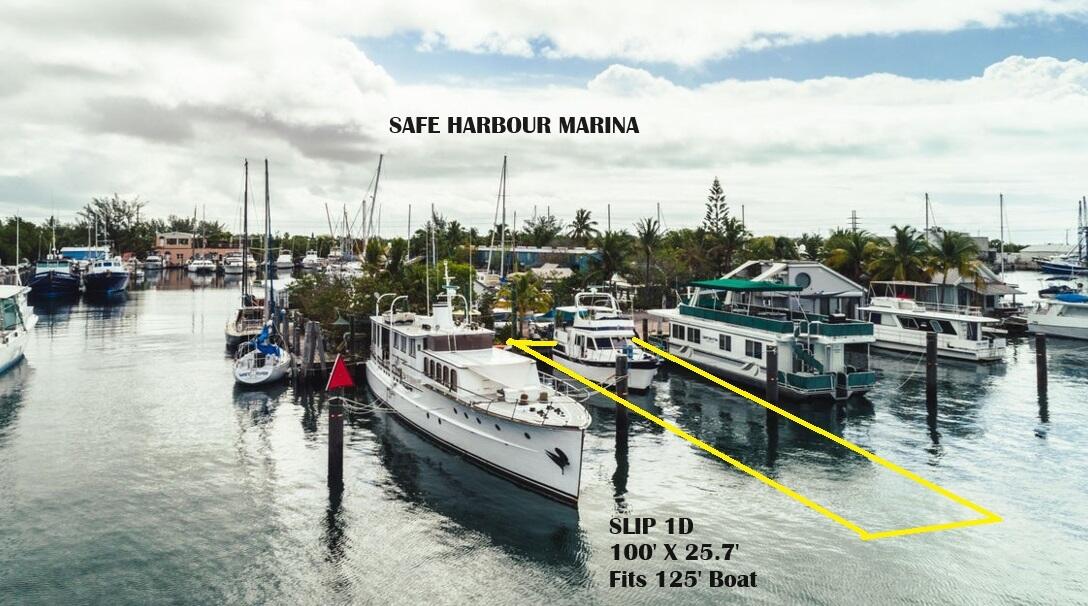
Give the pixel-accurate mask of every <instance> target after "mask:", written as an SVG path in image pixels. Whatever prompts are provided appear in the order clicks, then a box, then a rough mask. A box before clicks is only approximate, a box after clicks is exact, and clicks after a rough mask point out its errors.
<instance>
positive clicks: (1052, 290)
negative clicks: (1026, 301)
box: [1039, 282, 1084, 299]
mask: <svg viewBox="0 0 1088 606" xmlns="http://www.w3.org/2000/svg"><path fill="white" fill-rule="evenodd" d="M1083 288H1084V285H1083V284H1081V283H1079V282H1078V283H1077V286H1076V288H1074V287H1073V286H1070V285H1068V284H1054V285H1052V286H1047V287H1046V288H1041V289H1039V296H1040V297H1043V298H1045V299H1050V298H1053V297H1056V296H1058V295H1075V294H1077V293H1079V292H1081V290H1083Z"/></svg>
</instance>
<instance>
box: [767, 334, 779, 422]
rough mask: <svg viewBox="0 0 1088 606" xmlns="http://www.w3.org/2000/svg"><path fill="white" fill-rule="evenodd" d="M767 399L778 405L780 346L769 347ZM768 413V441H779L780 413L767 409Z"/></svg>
mask: <svg viewBox="0 0 1088 606" xmlns="http://www.w3.org/2000/svg"><path fill="white" fill-rule="evenodd" d="M764 396H765V399H766V400H767V401H768V402H770V403H771V404H774V405H776V406H777V405H778V346H777V345H768V346H767V380H766V388H765V394H764ZM766 413H767V439H768V441H776V440H778V413H777V412H775V411H773V410H771V409H770V408H767V409H766Z"/></svg>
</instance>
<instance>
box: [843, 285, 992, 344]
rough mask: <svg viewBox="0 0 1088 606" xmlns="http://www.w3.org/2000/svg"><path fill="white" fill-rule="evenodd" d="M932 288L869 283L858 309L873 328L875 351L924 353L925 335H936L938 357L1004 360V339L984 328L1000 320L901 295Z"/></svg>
mask: <svg viewBox="0 0 1088 606" xmlns="http://www.w3.org/2000/svg"><path fill="white" fill-rule="evenodd" d="M936 286H937V285H934V284H926V283H923V282H873V283H872V284H871V286H870V289H871V292H872V293H874V294H875V293H877V292H878V290H877V289H878V288H880V289H883V291H882V292H887V293H889V294H894V295H895V296H873V297H871V298H870V300H869V305H867V306H865V307H859V308H858V311H859V312H860V313H861V317H862V319H864V320H866V321H869V322H872V323H873V326H874V327H875V334H876V343H874V344H873V346H874V347H879V348H883V349H891V350H895V351H906V352H912V353H925V351H926V333H931V332H932V333H937V355H938V356H942V357H946V358H955V359H959V360H970V361H974V362H996V361H1001V360H1004V358H1005V339H1004V338H1002V337H1000V336H997V335H995V334H994V333H993V332H991V331H989V330H986V329H987V328H989V327H990V326H991V325H996V324H998V323H999V322H1000V320H997V319H996V318H987V317H985V316H983V315H982V311H981V310H980V309H978V308H972V307H963V306H957V305H940V304H935V303H923V302H920V301H917V300H915V299H913V298H909V297H907V296H906V294H907V292H908V291H910V290H912V289H913V292H914V293H915V294H916V295H917V292H918V289H923V288H925V289H931V288H935V287H936Z"/></svg>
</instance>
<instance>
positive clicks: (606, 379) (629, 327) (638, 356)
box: [551, 291, 660, 392]
mask: <svg viewBox="0 0 1088 606" xmlns="http://www.w3.org/2000/svg"><path fill="white" fill-rule="evenodd" d="M634 336H635V323H634V322H633V321H632V320H631V316H629V315H626V314H624V313H622V312H620V309H619V306H618V305H616V299H615V297H613V296H612V295H610V294H608V293H600V292H596V291H590V292H580V293H578V294H577V295H575V296H574V305H573V306H568V307H559V308H556V310H555V340H556V342H557V343H556V346H555V347H554V348H552V352H551V353H552V358H553V359H554V360H556V361H557V362H559V363H560V364H563V365H565V366H568V367H570V368H571V369H572V370H574V371H575V372H577V373H578V374H580V375H583V376H584V377H586V378H588V379H590V380H591V381H595V382H597V383H601V384H614V383H615V382H616V357H617V356H620V355H624V356H627V359H628V363H627V387H628V389H630V390H632V391H639V392H644V391H647V390H648V389H650V385H652V384H653V381H654V375H656V374H657V367H658V365H659V364H660V362H659V361H658V359H657V358H656V357H654V356H652V355H650V354H649V353H647V352H646V351H644V350H643V349H642V348H640V347H636V346H635V345H634V344H632V342H631V337H634Z"/></svg>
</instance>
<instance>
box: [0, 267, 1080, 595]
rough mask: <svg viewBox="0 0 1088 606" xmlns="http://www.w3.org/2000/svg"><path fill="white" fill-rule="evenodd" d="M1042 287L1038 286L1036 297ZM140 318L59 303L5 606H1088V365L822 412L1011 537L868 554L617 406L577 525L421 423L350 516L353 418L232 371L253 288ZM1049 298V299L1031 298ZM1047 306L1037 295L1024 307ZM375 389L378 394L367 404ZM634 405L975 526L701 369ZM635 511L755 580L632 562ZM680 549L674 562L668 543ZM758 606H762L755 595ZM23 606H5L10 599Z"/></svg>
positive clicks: (998, 375)
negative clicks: (336, 428) (237, 313)
mask: <svg viewBox="0 0 1088 606" xmlns="http://www.w3.org/2000/svg"><path fill="white" fill-rule="evenodd" d="M1022 282H1026V280H1022ZM134 286H135V288H133V289H132V291H131V292H130V293H128V295H127V297H125V299H124V300H122V301H110V302H97V301H89V300H86V299H80V298H75V299H73V300H70V301H57V300H51V301H34V305H35V313H36V314H38V315H39V316H40V321H39V325H38V329H37V330H36V331H35V334H34V336H33V339H32V341H31V343H30V345H29V347H28V349H27V359H26V361H25V362H23V363H22V364H20V365H18V366H16V367H14V368H13V369H12V370H11V371H10V372H8V373H6V374H5V375H4V376H2V377H0V570H2V571H3V572H2V573H0V596H4V597H7V596H18V597H17V599H16V600H15V601H17V602H20V603H41V604H47V603H67V602H77V603H100V602H111V603H118V604H143V603H149V602H153V603H158V602H178V603H222V602H227V603H269V602H273V603H381V604H385V603H406V604H407V603H419V602H424V603H428V604H463V603H465V602H468V601H480V602H483V603H497V604H515V603H523V602H525V601H527V600H532V601H539V602H556V603H598V604H630V603H636V604H651V603H653V604H657V603H677V604H680V603H683V604H688V603H706V604H710V603H724V602H734V601H735V602H742V603H743V602H746V601H750V602H753V603H777V604H795V603H823V604H839V603H873V602H879V603H953V604H969V603H1022V604H1049V603H1073V602H1076V601H1077V600H1079V599H1081V595H1082V592H1083V590H1084V589H1085V588H1084V587H1083V583H1082V582H1081V581H1080V580H1079V579H1078V578H1077V577H1076V575H1070V574H1068V570H1069V562H1072V561H1078V560H1077V555H1078V553H1079V551H1080V550H1081V549H1080V548H1081V547H1082V545H1083V544H1084V542H1085V541H1086V540H1088V526H1086V523H1085V519H1086V516H1085V515H1084V514H1085V511H1084V508H1085V505H1084V494H1086V493H1088V462H1086V461H1085V458H1084V457H1083V456H1081V451H1082V450H1083V448H1082V447H1083V445H1084V443H1085V441H1086V440H1088V410H1086V409H1085V407H1083V406H1082V405H1081V402H1082V400H1083V399H1084V394H1085V393H1088V365H1085V364H1084V363H1083V360H1084V356H1085V354H1086V353H1088V343H1078V342H1070V341H1062V340H1060V339H1052V340H1050V342H1049V345H1048V346H1049V351H1050V361H1049V365H1050V389H1049V392H1048V396H1047V398H1046V399H1045V400H1040V399H1039V397H1038V395H1037V393H1036V389H1035V367H1034V343H1033V341H1032V340H1031V339H1021V340H1017V339H1013V340H1011V341H1010V346H1009V350H1008V360H1007V363H1006V364H995V365H983V366H979V365H972V364H963V363H954V362H946V361H945V360H941V364H940V369H939V377H938V380H939V383H938V390H939V403H938V404H939V406H938V416H937V419H936V425H935V431H934V432H931V431H930V428H929V426H928V425H927V419H926V409H925V399H924V390H923V387H924V367H922V366H921V365H920V364H918V361H917V360H916V359H915V358H913V357H910V356H902V355H899V354H883V353H880V354H874V356H873V366H874V367H875V368H876V369H877V372H878V377H879V378H878V383H877V386H876V388H875V389H874V390H873V392H871V393H870V394H868V396H867V397H865V398H854V399H851V400H849V401H847V402H845V403H840V404H836V405H829V406H806V405H794V406H790V407H789V410H790V411H791V412H793V413H794V414H796V415H797V416H799V417H801V418H802V419H805V420H806V421H808V422H810V423H813V424H815V425H817V426H819V427H822V428H824V429H826V430H827V431H829V432H831V433H832V434H834V435H837V436H842V437H843V438H845V439H847V440H850V441H851V442H854V443H856V444H859V445H860V446H862V447H864V448H867V449H869V450H871V451H873V452H876V453H877V454H880V455H881V456H883V457H886V458H888V459H889V460H892V461H894V462H896V463H899V464H901V465H903V466H904V467H906V468H908V469H911V470H914V471H917V472H920V473H922V474H923V475H924V476H925V477H927V478H928V479H931V480H933V481H935V482H937V483H938V484H941V485H942V486H946V487H948V488H950V489H953V490H955V491H956V492H958V493H960V494H963V495H964V496H966V497H968V498H971V499H975V500H977V501H978V502H979V503H980V504H982V505H984V506H986V507H989V508H992V509H993V510H994V511H996V512H998V513H999V514H1001V515H1002V516H1003V517H1004V518H1005V522H1003V523H1002V524H1001V525H997V526H993V527H986V528H979V529H971V530H965V531H959V532H954V533H945V534H941V535H927V536H919V537H911V538H904V539H902V540H898V539H897V540H893V541H880V542H875V543H862V542H860V541H858V540H857V539H856V538H855V537H854V535H853V534H852V533H850V532H848V531H845V530H843V529H842V528H841V527H839V526H837V525H835V524H833V523H831V522H828V521H827V520H825V519H823V518H821V517H820V516H818V515H816V514H813V513H812V512H810V511H808V510H806V509H805V508H803V507H801V506H800V505H799V504H797V503H795V502H793V501H791V500H789V499H788V498H786V497H784V496H782V495H781V494H779V493H777V492H776V491H774V490H771V489H770V488H768V487H767V486H765V485H763V484H760V483H759V482H756V481H755V480H753V479H752V478H750V477H748V476H746V475H744V474H743V473H740V472H739V471H737V470H735V469H733V468H731V467H730V466H728V465H727V464H725V463H724V462H722V461H720V460H719V459H717V458H715V457H713V456H710V455H708V454H707V453H705V452H703V451H702V450H700V449H697V448H694V447H692V446H691V445H689V444H687V443H686V442H683V441H682V440H679V439H678V438H676V437H675V436H673V435H672V434H671V433H669V432H666V431H664V430H663V429H662V428H660V427H658V426H657V425H654V424H651V423H648V422H646V421H645V420H643V419H641V418H639V417H637V416H636V415H632V416H631V417H630V425H629V426H628V428H627V431H620V430H617V414H616V410H615V406H614V404H613V403H612V402H610V401H608V400H606V399H603V398H594V399H593V400H591V402H590V412H591V415H592V417H593V425H592V426H591V427H590V429H589V430H588V431H587V433H586V438H585V457H584V467H583V471H582V481H583V488H582V499H581V503H580V506H579V508H578V509H572V508H570V507H566V506H564V505H561V504H557V503H554V502H552V501H550V500H548V499H546V498H542V497H539V496H538V495H536V494H534V493H531V492H527V491H524V490H522V489H520V488H518V487H516V486H514V485H513V484H510V483H508V482H507V481H505V480H503V479H500V478H498V477H496V476H493V475H492V474H490V473H488V472H486V471H484V470H481V469H480V468H478V467H476V466H475V465H473V464H471V463H470V462H468V461H467V460H465V459H464V458H462V457H461V456H459V455H456V454H453V453H450V452H447V451H444V450H443V449H441V448H440V447H438V446H436V445H435V444H433V443H432V442H430V441H428V440H427V439H425V438H423V437H421V436H420V435H418V434H417V433H415V432H414V431H412V430H410V429H408V428H406V427H405V426H404V425H403V424H401V423H400V422H399V421H398V420H397V419H396V418H395V417H392V416H389V415H387V414H384V413H375V414H349V415H348V416H347V419H348V424H347V425H346V427H345V436H344V437H345V451H344V457H345V461H344V469H345V478H344V479H345V486H344V489H343V491H342V492H340V491H333V492H330V491H329V489H328V487H327V485H326V477H325V474H326V463H327V407H326V405H325V400H324V399H325V396H324V394H322V393H320V392H303V393H296V392H295V390H294V389H292V388H291V387H290V386H288V385H281V386H277V387H274V388H270V389H265V390H240V389H236V388H235V386H234V383H233V380H232V378H231V373H230V359H229V358H228V357H224V356H223V353H222V342H223V341H222V339H223V334H222V330H223V323H224V322H225V320H226V318H227V317H228V315H229V314H230V312H231V310H232V308H233V306H234V305H235V303H236V301H237V287H238V282H237V279H236V278H235V279H231V278H230V277H223V276H213V275H209V276H191V275H189V274H187V273H186V272H184V271H164V272H148V273H147V275H146V276H145V279H144V281H143V282H141V283H137V284H134ZM1022 288H1024V286H1023V285H1022ZM1025 289H1026V288H1025ZM365 394H366V392H365V389H361V390H359V391H357V392H356V393H355V394H354V395H353V396H352V397H354V398H356V399H359V398H363V397H365ZM632 400H633V401H634V402H635V403H637V404H638V405H639V406H642V407H644V408H646V409H648V410H650V411H651V412H653V413H654V414H656V415H658V416H660V417H662V418H663V419H665V420H667V421H670V422H672V423H675V424H676V425H678V426H679V427H680V428H682V429H683V430H685V431H687V432H689V433H691V434H692V435H695V436H697V437H699V438H700V439H702V440H704V441H706V442H707V443H709V444H711V445H712V446H714V447H715V448H718V449H719V450H721V451H722V452H725V453H726V454H729V455H730V456H733V457H736V458H737V459H738V460H740V461H741V462H743V463H745V464H746V465H750V466H752V467H754V468H755V469H757V470H759V471H761V472H763V473H765V474H767V475H768V476H770V477H772V478H775V479H776V480H779V481H781V482H782V483H783V484H785V485H787V486H790V487H791V488H794V489H796V490H798V491H799V492H801V493H803V494H805V495H806V496H809V497H811V498H814V499H816V500H817V501H819V502H821V503H826V504H828V505H829V506H832V507H834V508H836V510H839V509H841V510H842V512H844V513H849V515H854V516H857V517H859V518H860V519H864V520H866V523H868V524H871V525H872V526H873V528H879V529H884V528H893V527H896V524H901V523H909V522H912V521H915V522H916V521H918V520H919V519H928V518H927V516H933V517H938V518H941V519H942V520H951V519H956V518H957V517H963V516H964V513H965V512H964V511H963V510H962V509H958V508H957V507H956V506H954V504H952V505H950V504H948V503H946V502H945V501H944V500H943V499H941V498H940V497H939V496H937V497H935V496H934V495H932V494H925V493H922V494H919V493H918V492H917V491H916V490H915V489H914V488H915V487H914V486H912V485H911V484H910V483H909V482H904V481H902V478H899V477H897V476H895V475H894V474H887V473H885V470H882V469H881V468H879V467H877V466H874V465H872V464H870V463H869V462H868V461H866V460H864V459H863V458H861V457H858V456H856V455H853V454H852V453H850V452H848V451H847V450H846V449H843V448H841V447H839V446H836V445H835V444H833V443H831V442H830V441H828V440H826V439H824V438H822V437H820V436H818V435H815V434H814V433H812V432H811V431H809V430H807V429H806V428H804V427H801V426H798V425H796V424H795V423H792V422H788V421H785V420H780V421H779V422H778V424H777V428H778V429H777V432H773V431H770V432H769V431H768V423H767V417H766V413H765V411H764V410H763V409H762V408H761V407H758V406H756V405H754V404H752V403H750V402H748V401H747V400H744V399H743V398H739V397H737V396H734V395H733V394H730V393H728V392H725V391H723V390H721V389H719V388H718V387H716V386H714V385H712V384H709V383H707V382H706V381H703V380H701V379H699V378H696V377H692V376H690V375H688V374H686V373H684V372H676V371H672V372H669V373H667V374H666V375H664V376H663V377H662V378H661V380H660V381H658V382H657V384H656V385H655V388H654V390H653V391H652V392H651V393H650V394H647V395H638V396H633V397H632ZM614 515H639V516H642V515H651V516H655V517H657V518H658V519H659V520H660V519H663V518H665V517H669V516H677V515H682V516H687V517H690V518H692V520H693V521H694V523H695V526H696V529H695V532H694V533H693V535H692V536H691V537H690V540H691V541H693V542H712V543H715V542H739V543H740V544H741V545H742V547H741V548H740V550H739V554H740V556H739V558H738V561H737V562H735V563H729V564H728V565H716V564H705V565H703V564H700V563H686V562H685V563H683V565H680V564H676V563H665V562H661V561H655V562H648V563H641V562H633V563H617V562H615V561H614V560H613V559H612V555H611V546H612V545H613V544H616V543H618V542H626V541H628V540H633V541H635V542H640V541H642V540H645V539H644V538H641V537H619V536H616V535H612V534H611V533H610V532H609V520H610V518H611V517H612V516H614ZM664 539H665V537H664V535H656V536H652V537H650V540H655V541H660V540H664ZM662 568H666V569H670V570H671V569H681V568H687V569H700V568H702V569H710V568H719V569H721V568H726V569H728V570H729V571H731V572H742V571H750V570H756V571H758V572H759V574H760V575H761V577H762V578H763V579H765V581H764V584H762V585H761V586H760V587H759V588H758V589H755V590H750V591H748V592H747V593H744V594H738V593H731V594H728V595H724V594H723V592H722V591H721V590H714V589H710V588H707V587H698V588H693V589H680V590H658V589H655V588H639V589H622V588H610V587H609V571H610V570H612V569H630V570H636V571H639V572H643V573H648V574H651V575H652V574H653V572H654V571H655V570H660V569H662ZM746 598H747V599H746ZM0 601H4V600H3V599H2V598H0Z"/></svg>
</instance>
